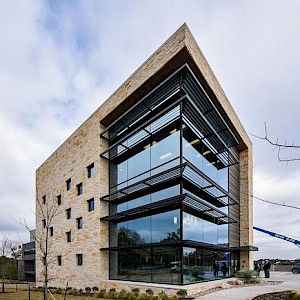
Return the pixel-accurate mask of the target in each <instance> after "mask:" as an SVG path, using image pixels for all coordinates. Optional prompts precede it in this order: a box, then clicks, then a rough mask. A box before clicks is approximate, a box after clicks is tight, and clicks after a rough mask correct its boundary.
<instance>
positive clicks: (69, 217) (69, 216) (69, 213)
mask: <svg viewBox="0 0 300 300" xmlns="http://www.w3.org/2000/svg"><path fill="white" fill-rule="evenodd" d="M66 214H67V219H71V207H70V208H68V209H66Z"/></svg>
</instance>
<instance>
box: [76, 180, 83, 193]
mask: <svg viewBox="0 0 300 300" xmlns="http://www.w3.org/2000/svg"><path fill="white" fill-rule="evenodd" d="M82 193H83V186H82V182H80V183H79V184H77V196H79V195H81V194H82Z"/></svg>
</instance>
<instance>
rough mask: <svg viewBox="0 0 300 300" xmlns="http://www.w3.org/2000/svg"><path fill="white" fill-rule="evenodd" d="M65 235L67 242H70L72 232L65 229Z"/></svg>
mask: <svg viewBox="0 0 300 300" xmlns="http://www.w3.org/2000/svg"><path fill="white" fill-rule="evenodd" d="M66 235H67V242H68V243H71V242H72V232H71V230H70V231H67V232H66Z"/></svg>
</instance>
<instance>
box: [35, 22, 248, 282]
mask: <svg viewBox="0 0 300 300" xmlns="http://www.w3.org/2000/svg"><path fill="white" fill-rule="evenodd" d="M182 51H185V52H186V53H187V55H188V56H189V59H190V60H191V61H193V63H194V64H195V66H196V67H197V68H198V70H199V72H200V74H202V76H203V78H204V80H205V81H206V83H207V85H208V86H209V88H210V90H211V91H212V93H213V94H214V95H215V98H214V101H215V102H216V105H218V106H220V107H221V109H222V111H223V114H224V116H226V118H227V119H228V120H229V123H230V124H231V127H232V128H233V130H234V131H235V133H236V135H237V136H238V137H239V139H240V142H241V143H242V144H243V145H244V147H243V149H242V150H241V152H240V244H241V246H243V245H245V246H247V245H252V243H253V234H252V214H253V212H252V199H251V194H252V144H251V141H250V139H249V137H248V135H247V133H246V131H245V130H244V128H243V126H242V124H241V122H240V121H239V119H238V117H237V116H236V113H235V112H234V110H233V108H232V106H231V105H230V103H229V101H228V99H227V98H226V96H225V94H224V92H223V90H222V88H221V86H220V84H219V83H218V81H217V79H216V77H215V76H214V74H213V72H212V70H211V69H210V67H209V65H208V63H207V61H206V59H205V57H204V56H203V54H202V52H201V50H200V48H199V46H198V45H197V43H196V41H195V39H194V38H193V36H192V34H191V32H190V30H189V29H188V27H187V25H186V24H183V25H182V26H181V27H180V28H179V29H178V30H177V31H176V32H175V33H174V34H173V35H172V36H171V37H170V38H169V39H168V40H167V41H166V42H165V43H164V44H163V45H162V46H161V47H160V48H159V49H158V50H157V51H156V52H155V53H154V54H153V55H151V56H150V57H149V58H148V59H147V60H146V61H145V63H144V64H143V65H142V66H141V67H140V68H139V69H138V70H136V71H135V72H134V73H133V74H132V75H131V76H130V77H129V78H128V79H127V80H126V81H125V82H124V84H122V85H121V86H120V88H119V89H117V90H116V91H115V92H114V93H113V94H112V95H111V96H110V97H109V98H108V99H107V100H106V101H105V102H104V103H103V104H102V105H101V106H100V107H99V108H98V109H97V110H96V111H95V112H94V113H93V114H92V115H91V116H90V117H89V118H88V119H87V120H86V121H85V122H84V123H83V124H82V125H81V126H80V127H79V128H78V129H77V130H76V131H75V132H74V133H73V134H72V135H71V136H70V137H69V138H68V139H67V140H66V141H65V142H64V143H63V144H62V145H61V146H60V147H59V148H58V149H57V150H56V151H55V152H54V153H53V154H52V155H51V156H50V157H49V158H48V159H47V160H46V161H45V162H44V163H43V164H42V165H41V166H40V167H39V168H38V169H37V171H36V203H37V204H36V230H37V236H39V235H40V234H41V233H42V232H43V230H44V228H43V221H42V220H43V218H44V217H43V216H42V212H41V207H44V208H45V207H46V206H47V205H51V203H56V202H57V196H58V195H60V194H61V198H62V203H61V205H59V206H58V210H57V213H56V214H55V216H54V218H53V220H52V222H51V227H53V236H51V237H49V249H50V251H49V257H50V258H51V259H50V266H49V285H50V286H57V287H58V286H59V287H64V286H65V285H66V284H67V282H68V285H69V286H71V287H77V288H84V287H86V286H89V287H93V286H98V287H100V285H101V284H100V283H102V284H103V282H106V280H108V279H109V274H108V272H109V268H108V253H107V252H105V251H100V248H103V247H108V245H109V243H108V238H109V232H108V225H107V223H106V222H102V221H100V218H101V217H103V216H106V215H108V205H107V203H106V202H103V201H101V200H100V197H101V196H104V195H106V194H108V182H109V178H108V174H109V172H108V163H107V161H106V160H105V159H103V158H100V156H99V154H100V153H101V152H102V151H103V150H105V149H106V148H107V142H106V141H105V140H104V139H101V138H100V136H99V134H100V133H101V132H102V131H103V130H104V129H105V127H104V126H103V125H101V123H100V121H101V120H103V119H104V118H105V117H107V115H109V114H110V113H111V112H113V111H114V110H117V109H118V108H119V107H120V105H122V104H124V103H126V101H127V99H128V98H129V97H130V96H131V95H132V94H133V93H135V92H136V91H137V90H138V89H139V88H140V87H141V86H143V85H144V84H145V83H146V82H149V80H151V78H152V77H153V76H155V75H156V74H158V72H160V71H161V70H163V69H164V67H165V66H166V65H167V64H168V63H170V62H172V60H173V59H174V58H175V56H176V55H177V54H178V53H179V52H182ZM182 63H185V62H184V61H183V62H182ZM141 90H143V89H141ZM142 93H143V92H141V93H140V95H139V97H142V96H143V94H142ZM137 100H138V99H137ZM92 163H94V166H95V174H94V176H92V177H91V178H88V176H87V167H88V166H89V165H90V164H92ZM70 178H71V182H72V188H71V189H70V190H69V191H67V189H66V181H67V180H68V179H70ZM81 182H82V185H83V193H82V194H81V195H77V188H76V185H77V184H79V183H81ZM43 196H46V204H42V203H43V198H42V197H43ZM92 198H94V201H95V209H94V211H90V212H89V211H88V202H87V201H88V200H90V199H92ZM39 203H41V205H39ZM69 208H71V218H70V219H67V215H66V210H67V209H69ZM80 217H82V221H83V228H82V229H77V222H76V219H77V218H80ZM69 231H71V242H67V236H66V233H67V232H69ZM36 251H37V256H36V270H37V286H39V285H42V281H43V262H42V260H41V259H40V258H41V249H40V247H39V246H37V247H36ZM77 254H82V257H83V264H82V265H77V257H76V255H77ZM58 256H61V258H62V263H61V266H59V265H58ZM242 256H243V258H242V259H241V264H243V266H244V265H247V266H251V264H252V261H251V259H252V257H251V255H249V254H248V252H246V253H245V255H244V254H243V255H242ZM243 262H245V263H243ZM114 284H116V283H114Z"/></svg>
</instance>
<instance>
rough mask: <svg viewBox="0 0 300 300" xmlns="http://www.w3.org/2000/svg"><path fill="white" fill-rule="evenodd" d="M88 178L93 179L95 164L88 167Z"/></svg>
mask: <svg viewBox="0 0 300 300" xmlns="http://www.w3.org/2000/svg"><path fill="white" fill-rule="evenodd" d="M87 173H88V178H91V177H93V176H94V175H95V165H94V163H92V164H90V165H89V166H88V167H87Z"/></svg>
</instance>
